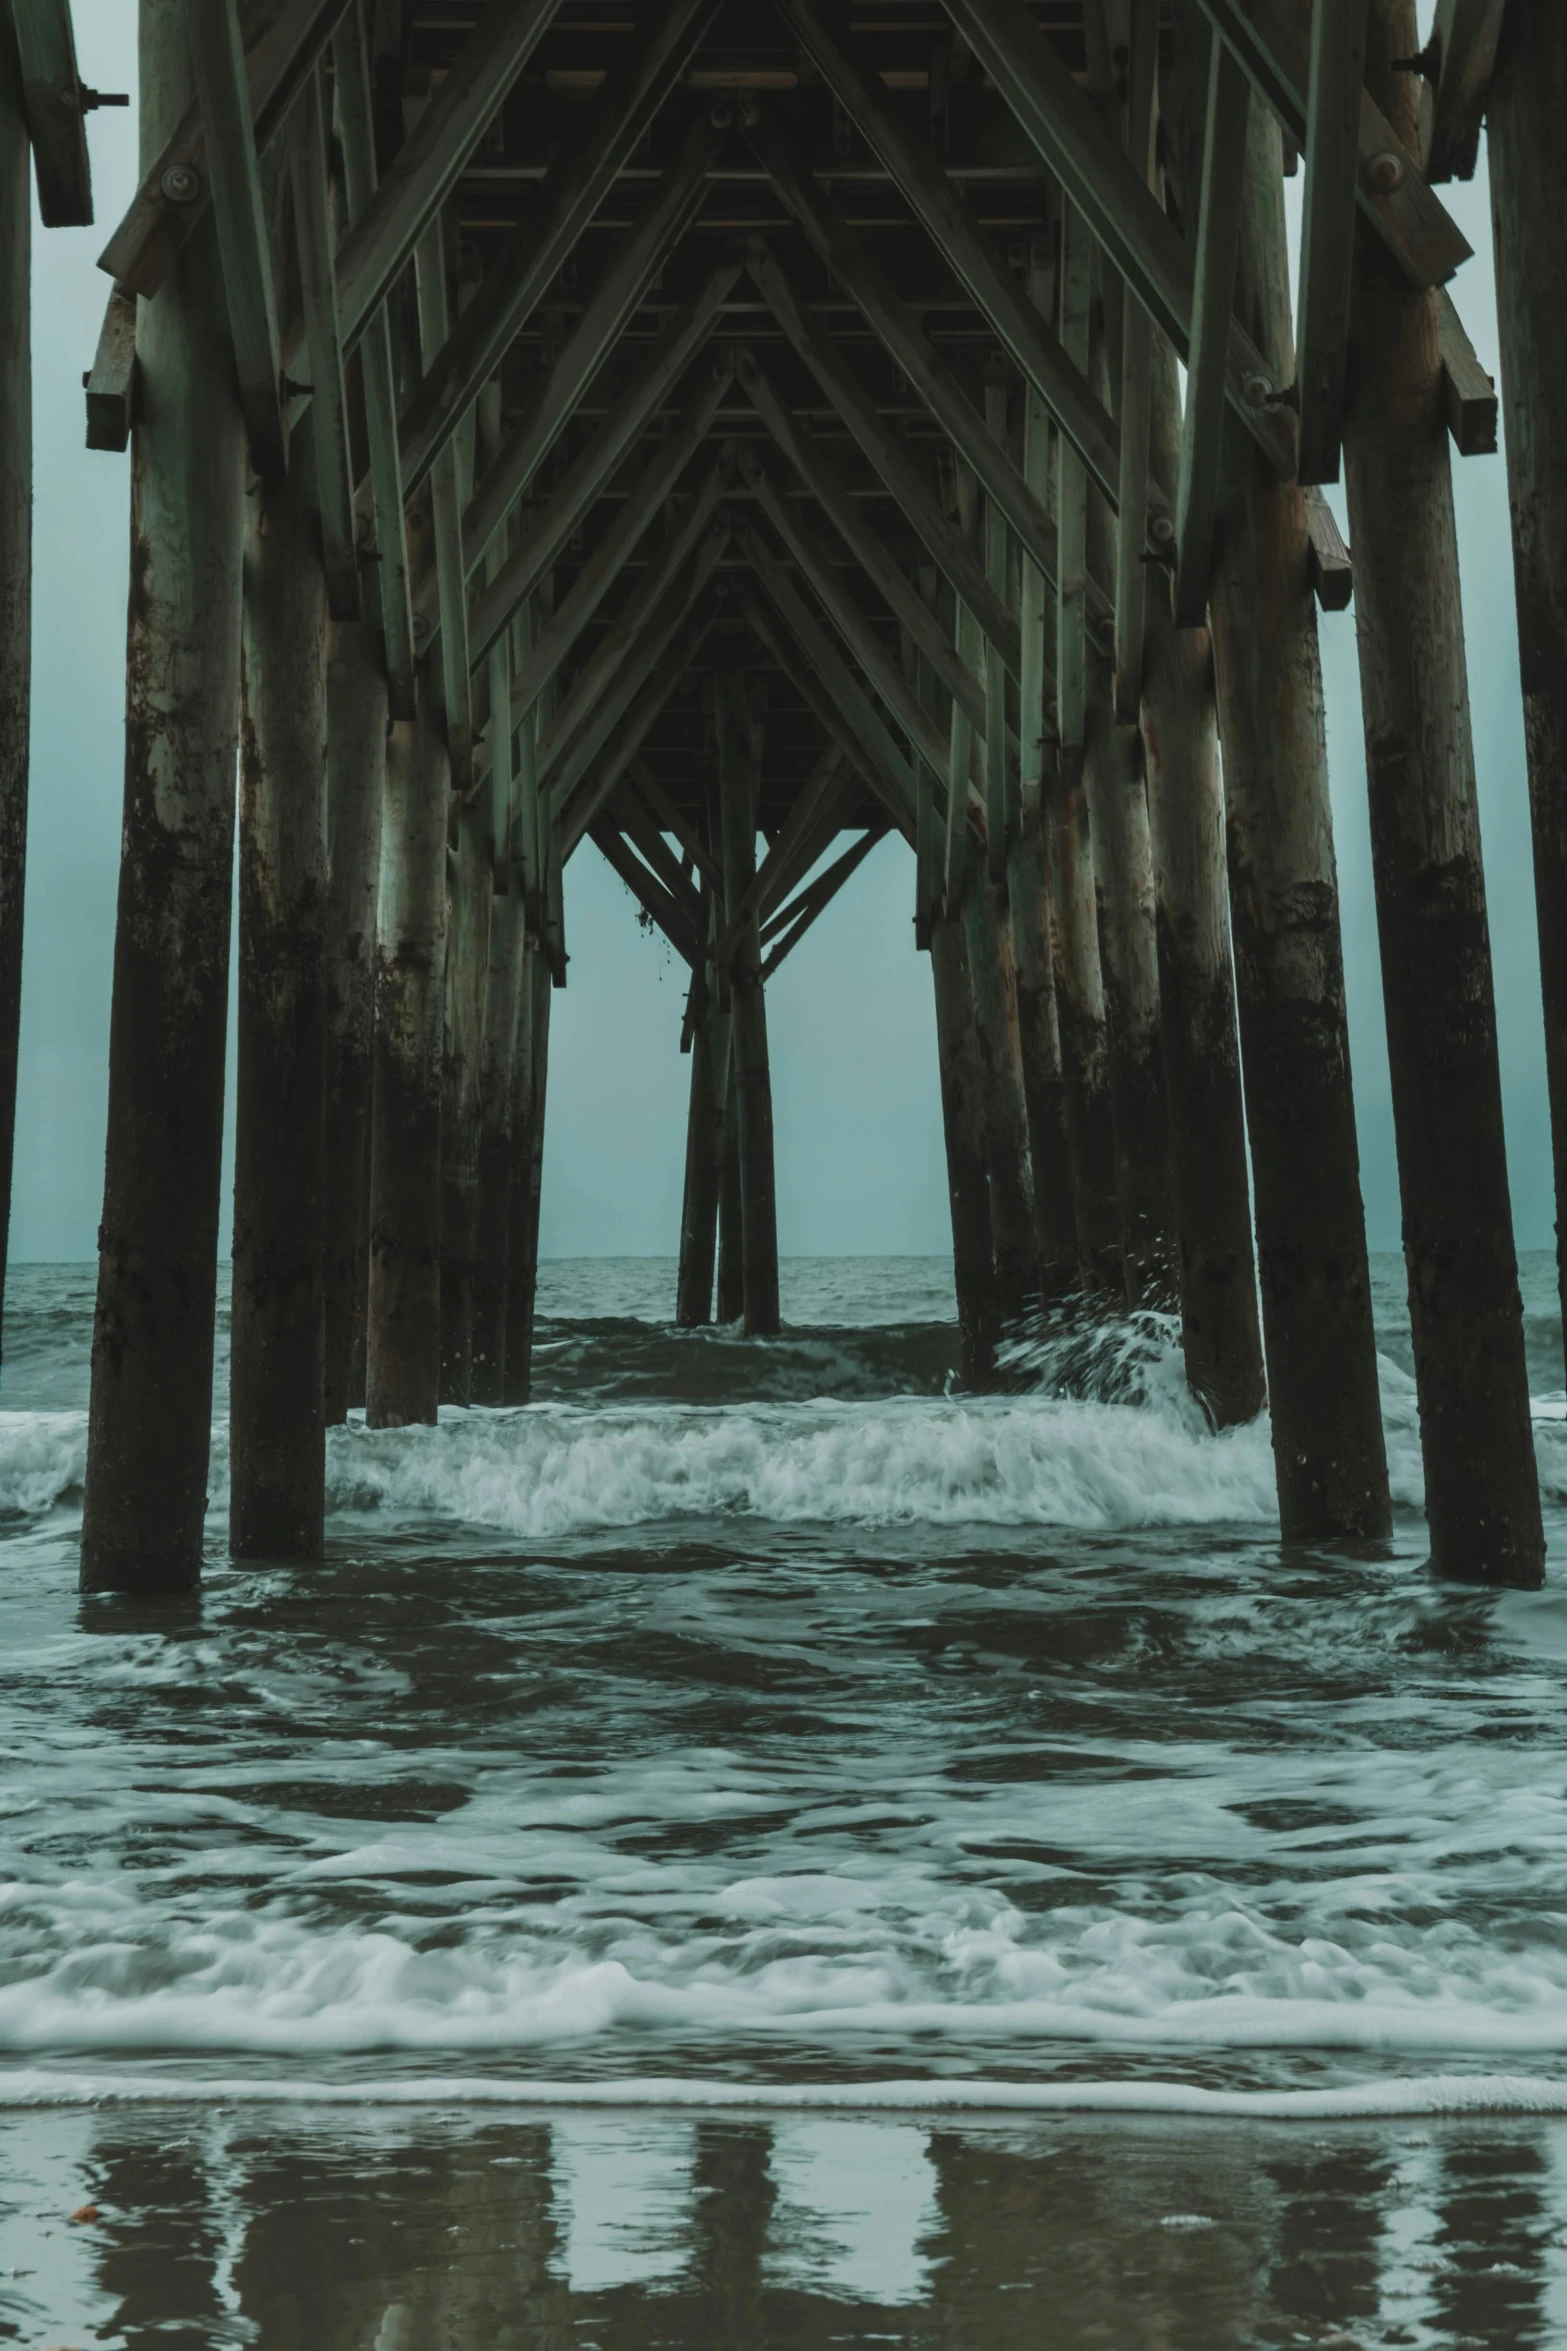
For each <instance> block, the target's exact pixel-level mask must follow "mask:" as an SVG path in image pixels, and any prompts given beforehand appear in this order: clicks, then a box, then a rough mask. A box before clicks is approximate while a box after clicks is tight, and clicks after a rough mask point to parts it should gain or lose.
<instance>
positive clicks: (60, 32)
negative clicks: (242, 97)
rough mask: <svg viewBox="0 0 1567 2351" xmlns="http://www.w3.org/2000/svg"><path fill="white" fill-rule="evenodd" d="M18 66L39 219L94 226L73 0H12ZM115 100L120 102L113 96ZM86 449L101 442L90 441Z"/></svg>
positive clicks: (60, 225) (91, 99) (49, 224)
mask: <svg viewBox="0 0 1567 2351" xmlns="http://www.w3.org/2000/svg"><path fill="white" fill-rule="evenodd" d="M11 22H12V25H13V26H14V28H15V32H16V47H17V54H18V56H19V57H20V59H21V66H22V105H23V108H24V110H25V112H26V115H27V136H28V138H29V140H30V141H31V143H32V150H33V177H34V179H35V180H36V182H37V184H38V217H39V218H40V220H41V221H42V222H43V224H44V227H45V228H46V229H79V228H88V227H90V226H91V224H92V165H91V162H90V160H89V158H88V154H87V113H88V109H89V105H93V106H96V105H97V104H98V103H99V99H98V93H97V92H96V91H95V90H91V91H90V90H87V89H85V88H84V87H83V85H82V80H81V76H80V75H79V74H78V73H77V70H76V39H75V35H74V33H73V31H72V29H71V0H11ZM114 103H116V104H119V103H123V101H120V100H116V101H114ZM87 445H88V447H89V448H90V449H91V448H99V447H102V446H103V445H104V444H102V443H101V442H94V441H91V440H89V442H88V444H87Z"/></svg>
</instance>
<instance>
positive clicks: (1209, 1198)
mask: <svg viewBox="0 0 1567 2351" xmlns="http://www.w3.org/2000/svg"><path fill="white" fill-rule="evenodd" d="M1150 356H1151V361H1152V369H1153V384H1152V392H1153V400H1152V423H1153V443H1152V445H1153V449H1154V453H1155V458H1156V462H1157V463H1158V467H1159V471H1160V473H1161V476H1162V478H1163V479H1164V480H1166V481H1173V480H1175V479H1176V478H1177V474H1178V471H1179V466H1180V441H1181V394H1180V385H1179V381H1178V379H1177V376H1176V367H1175V353H1174V350H1173V349H1172V347H1171V345H1170V343H1169V341H1168V340H1167V338H1166V337H1165V336H1163V335H1161V334H1159V333H1158V332H1157V331H1155V332H1154V333H1153V334H1152V336H1151V352H1150ZM1149 588H1150V592H1149V594H1148V597H1147V601H1146V607H1145V634H1144V654H1143V671H1142V731H1143V746H1144V753H1145V757H1146V763H1147V774H1148V817H1149V824H1150V828H1151V834H1152V841H1153V858H1154V877H1155V884H1156V889H1157V903H1158V925H1159V1002H1160V1008H1161V1011H1160V1036H1161V1040H1162V1046H1163V1053H1164V1069H1165V1081H1166V1092H1167V1096H1168V1103H1169V1117H1170V1160H1171V1174H1172V1180H1173V1183H1174V1188H1175V1218H1176V1237H1177V1247H1178V1259H1177V1269H1178V1273H1179V1278H1180V1296H1181V1339H1182V1348H1183V1352H1184V1355H1185V1360H1186V1377H1187V1380H1188V1382H1189V1383H1190V1385H1191V1389H1192V1392H1193V1394H1194V1395H1196V1396H1199V1397H1200V1398H1201V1399H1202V1401H1203V1403H1204V1404H1205V1405H1206V1407H1207V1409H1208V1411H1209V1412H1210V1413H1211V1414H1212V1416H1213V1419H1214V1422H1215V1424H1216V1426H1218V1427H1219V1428H1228V1427H1230V1426H1232V1425H1233V1424H1234V1423H1236V1422H1238V1421H1244V1420H1250V1419H1251V1418H1252V1417H1253V1416H1254V1414H1256V1413H1258V1412H1260V1411H1261V1410H1262V1407H1263V1404H1264V1402H1265V1400H1266V1393H1267V1388H1266V1382H1265V1380H1264V1378H1263V1369H1262V1333H1261V1330H1260V1328H1259V1325H1258V1320H1257V1267H1256V1259H1255V1256H1254V1254H1253V1249H1252V1237H1251V1187H1250V1180H1249V1178H1248V1175H1247V1169H1246V1114H1245V1109H1244V1106H1243V1103H1242V1099H1241V1071H1240V1046H1239V1040H1238V1037H1237V1034H1236V1027H1235V980H1234V973H1233V969H1232V965H1231V957H1230V901H1229V890H1228V886H1227V884H1226V881H1225V871H1224V785H1223V779H1222V777H1221V775H1220V770H1219V731H1218V713H1217V709H1216V707H1215V703H1214V685H1213V646H1212V641H1211V639H1210V637H1209V635H1208V631H1207V630H1206V629H1177V628H1176V626H1175V625H1174V622H1173V620H1172V618H1171V613H1170V600H1169V594H1168V589H1167V584H1166V583H1165V582H1164V581H1163V580H1162V579H1156V580H1154V581H1151V582H1150V583H1149Z"/></svg>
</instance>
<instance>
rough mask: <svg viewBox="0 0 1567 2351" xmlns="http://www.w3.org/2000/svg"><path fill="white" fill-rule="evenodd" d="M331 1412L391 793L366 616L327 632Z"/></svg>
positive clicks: (348, 1282) (364, 1101) (362, 1237)
mask: <svg viewBox="0 0 1567 2351" xmlns="http://www.w3.org/2000/svg"><path fill="white" fill-rule="evenodd" d="M326 697H327V761H326V774H327V816H326V823H327V898H326V1184H325V1215H326V1235H325V1242H324V1246H323V1250H322V1266H323V1272H324V1277H325V1292H326V1376H325V1390H324V1392H325V1418H326V1421H327V1425H328V1426H329V1427H331V1426H332V1425H334V1424H335V1423H336V1422H338V1421H341V1420H344V1419H346V1417H347V1414H348V1410H349V1407H350V1405H354V1404H363V1402H364V1348H365V1336H364V1334H365V1291H366V1287H367V1284H368V1281H369V1251H370V1238H369V1210H370V1080H371V1061H372V1054H373V1051H374V1041H375V937H376V890H377V886H378V882H379V876H380V863H381V803H382V797H383V795H384V792H385V789H386V727H387V713H386V665H385V662H384V660H383V658H382V654H381V638H380V631H379V630H378V629H377V628H376V627H375V625H374V624H373V623H372V622H368V621H333V622H330V623H329V624H328V633H327V671H326Z"/></svg>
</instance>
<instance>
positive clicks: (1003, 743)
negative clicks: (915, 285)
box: [938, 351, 1054, 882]
mask: <svg viewBox="0 0 1567 2351" xmlns="http://www.w3.org/2000/svg"><path fill="white" fill-rule="evenodd" d="M1005 369H1006V362H1005V360H1004V359H1003V358H1002V356H1001V354H1000V352H999V351H998V352H997V353H996V354H995V355H994V357H993V358H992V359H991V361H990V363H989V365H988V366H987V367H986V370H985V424H986V428H987V430H988V431H989V433H990V435H991V437H992V438H993V439H994V440H996V441H997V442H1000V443H1004V442H1005V440H1006V437H1007V381H1006V373H1005ZM985 571H986V576H987V577H988V579H989V581H990V584H991V586H992V588H994V590H995V592H996V594H997V595H998V596H1001V597H1003V598H1004V597H1005V596H1006V592H1007V526H1006V519H1005V517H1004V516H1003V515H1002V513H1001V511H1000V509H999V508H998V507H997V505H996V502H995V500H994V499H993V498H987V499H986V501H985ZM1051 682H1052V684H1053V683H1054V680H1053V679H1052V681H1051ZM938 739H939V738H938ZM984 774H985V856H986V860H987V862H988V864H989V867H990V873H991V878H992V880H993V881H996V882H1004V881H1005V880H1006V871H1007V825H1008V818H1009V816H1010V814H1011V811H1010V810H1009V808H1008V800H1009V798H1010V797H1011V795H1010V794H1009V792H1008V789H1007V680H1006V672H1005V671H1004V670H1003V668H1002V666H1001V662H1000V659H999V658H998V656H997V653H996V649H995V647H994V645H987V646H986V648H985V767H984Z"/></svg>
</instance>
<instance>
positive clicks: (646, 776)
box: [628, 752, 724, 890]
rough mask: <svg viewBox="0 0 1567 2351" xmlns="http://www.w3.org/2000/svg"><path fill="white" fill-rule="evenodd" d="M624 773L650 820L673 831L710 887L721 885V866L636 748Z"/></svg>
mask: <svg viewBox="0 0 1567 2351" xmlns="http://www.w3.org/2000/svg"><path fill="white" fill-rule="evenodd" d="M628 773H629V776H630V780H631V783H632V784H634V785H635V787H636V789H637V791H638V792H639V793H640V795H641V797H642V799H643V800H644V801H645V802H646V803H647V806H648V808H649V809H650V810H651V811H652V815H653V819H654V822H655V823H656V824H657V825H658V826H659V827H660V828H661V830H662V831H664V832H666V833H673V834H674V836H675V839H676V840H677V841H678V842H679V843H680V846H681V848H682V849H683V850H684V851H685V854H686V855H687V857H689V858H690V860H691V863H692V865H693V866H694V867H695V869H696V871H697V872H698V873H699V874H700V875H701V877H702V879H703V881H705V882H706V883H707V884H708V886H709V887H710V888H712V889H715V890H717V889H721V888H722V887H723V879H724V876H723V868H722V867H721V866H720V864H719V863H718V860H717V858H716V857H714V856H713V854H712V852H711V851H710V850H709V848H708V846H707V843H706V842H705V841H704V840H703V838H702V836H701V834H700V833H699V832H698V831H697V830H696V828H695V826H694V825H692V824H691V823H689V822H688V820H687V818H686V816H685V813H684V811H683V810H682V809H679V808H677V807H676V806H675V803H674V802H673V800H671V799H670V797H669V794H668V793H667V792H666V791H665V789H664V787H663V785H662V784H661V783H660V782H659V780H658V778H657V776H656V775H655V774H654V773H653V770H652V769H651V768H650V767H649V765H648V763H647V761H646V760H645V759H644V758H643V757H642V756H641V754H640V752H639V753H638V755H637V757H636V758H635V759H633V760H632V762H631V765H630V768H629V771H628Z"/></svg>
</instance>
